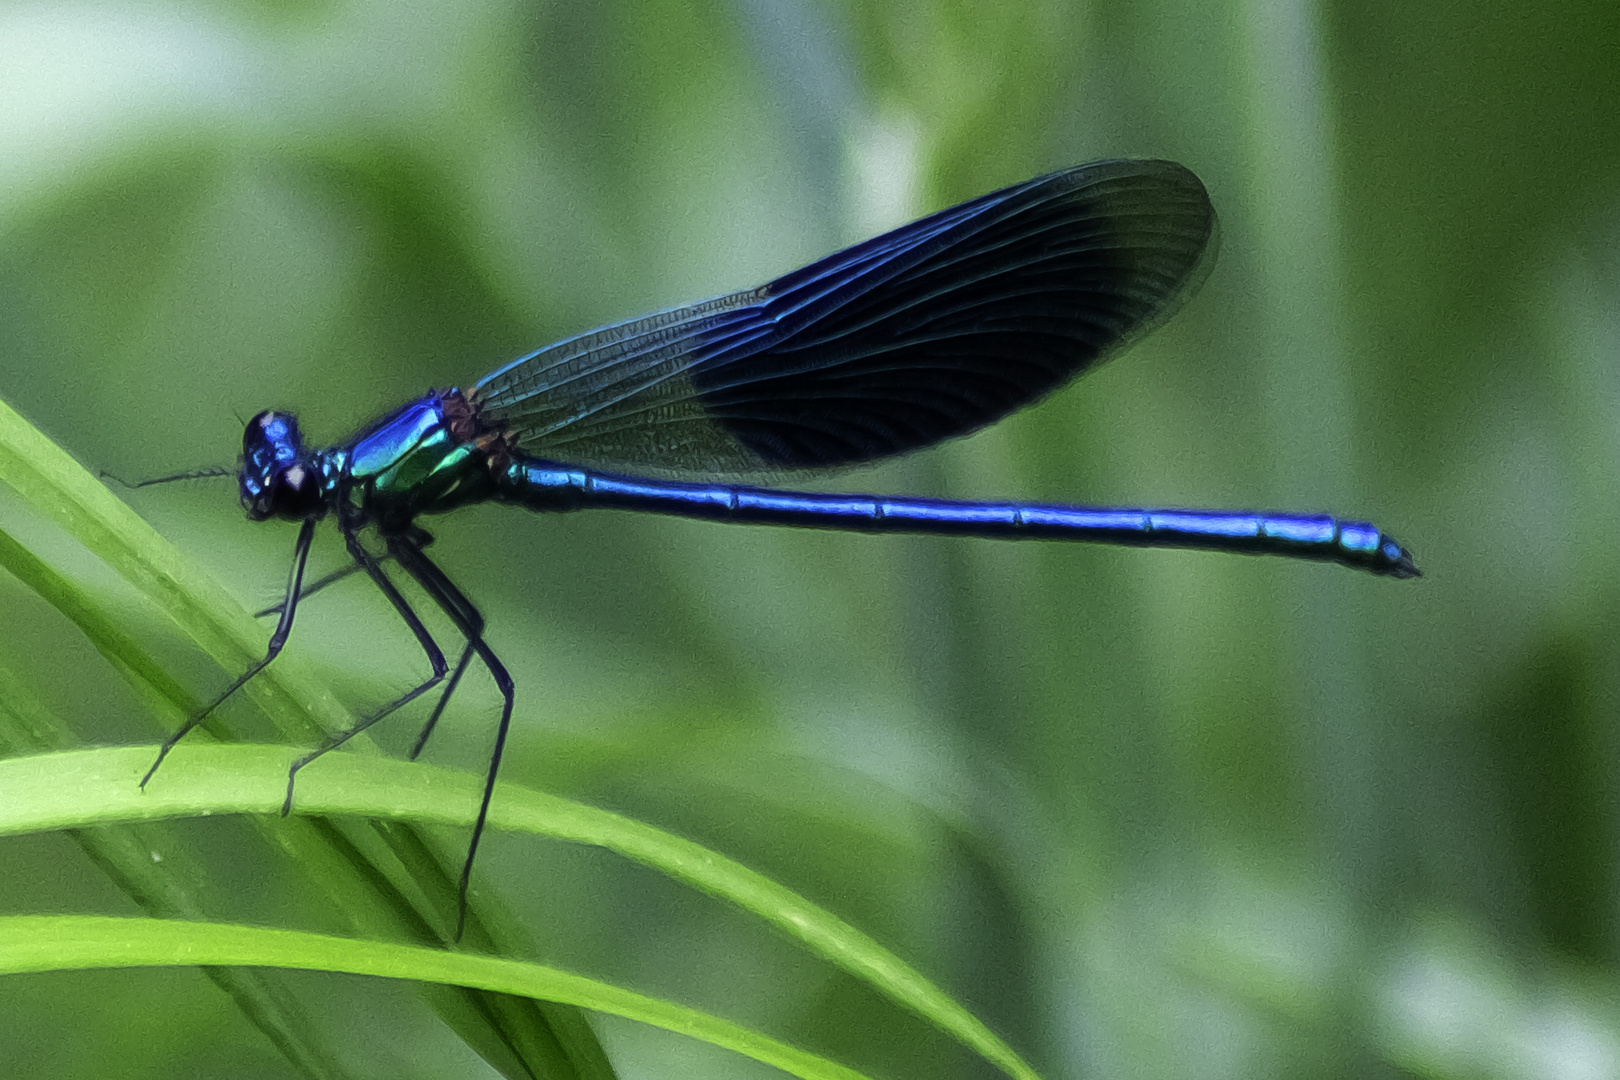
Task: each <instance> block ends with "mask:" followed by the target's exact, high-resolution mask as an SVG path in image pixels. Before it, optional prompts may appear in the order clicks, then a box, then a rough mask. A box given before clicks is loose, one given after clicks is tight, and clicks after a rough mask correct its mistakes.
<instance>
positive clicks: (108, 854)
mask: <svg viewBox="0 0 1620 1080" xmlns="http://www.w3.org/2000/svg"><path fill="white" fill-rule="evenodd" d="M0 535H3V534H0ZM76 745H77V740H76V739H75V738H74V736H73V733H72V732H71V731H69V730H68V729H67V727H66V725H65V724H63V723H62V721H61V719H60V718H59V717H57V716H56V715H55V714H54V713H53V712H52V711H51V710H50V709H49V708H48V707H47V706H46V705H45V704H44V703H43V702H42V701H40V700H39V699H38V697H36V696H35V695H34V693H33V691H32V690H30V689H29V688H28V686H27V684H26V683H25V681H24V680H23V679H21V678H20V677H18V676H17V675H16V674H15V673H14V672H12V671H10V670H8V669H6V668H5V667H4V666H3V665H0V754H18V753H27V752H36V753H37V752H39V751H44V750H65V749H68V748H70V747H74V746H76ZM68 835H69V836H71V837H72V838H73V841H74V842H75V843H76V844H78V846H79V848H80V850H82V851H83V852H84V853H85V855H86V856H88V857H89V858H90V860H91V861H92V862H94V863H96V865H98V866H99V867H101V869H102V871H103V872H104V873H106V874H107V876H108V877H110V878H111V879H112V880H113V881H115V882H116V883H117V884H118V887H119V888H120V889H122V890H123V891H124V892H125V893H126V894H127V895H129V896H130V897H131V898H133V899H134V900H135V902H136V903H137V904H139V905H140V906H141V908H142V909H143V910H144V911H146V912H147V914H149V915H153V916H157V917H160V918H169V919H174V918H181V919H200V918H206V917H208V916H209V915H211V914H217V913H218V905H217V904H212V903H210V901H211V900H213V897H211V896H208V895H199V892H200V891H201V892H205V893H206V891H207V890H206V882H207V876H206V874H204V873H203V871H202V869H201V868H200V867H198V866H195V865H193V863H194V860H193V858H192V856H191V852H190V850H189V848H188V847H187V846H186V845H185V844H184V843H183V842H181V841H180V839H179V838H178V837H177V836H176V835H175V834H174V830H173V829H172V828H171V827H169V826H167V825H165V824H163V823H162V822H137V823H133V824H129V825H110V826H106V827H104V828H96V829H70V830H68ZM199 884H201V885H202V886H203V888H202V889H199ZM202 970H203V974H204V975H206V976H207V977H208V978H209V979H210V980H211V981H212V982H213V983H214V985H216V986H218V987H219V988H220V989H221V990H222V991H224V992H225V994H226V995H228V996H229V997H230V998H231V1000H232V1001H233V1002H235V1003H236V1007H237V1008H238V1009H239V1010H241V1012H242V1014H243V1015H244V1016H246V1017H247V1018H248V1019H249V1021H251V1022H252V1024H253V1025H254V1026H255V1027H257V1028H258V1029H259V1030H260V1031H261V1032H262V1033H263V1034H264V1036H265V1038H267V1039H269V1040H270V1042H271V1044H272V1045H274V1046H275V1047H276V1049H277V1050H279V1051H280V1052H281V1054H282V1056H283V1057H285V1058H286V1059H287V1060H288V1061H289V1062H291V1063H292V1065H293V1066H294V1067H295V1068H297V1069H298V1070H299V1072H301V1073H302V1074H303V1075H305V1076H307V1077H310V1078H311V1080H339V1078H341V1077H345V1076H349V1075H352V1074H351V1073H349V1072H348V1071H347V1070H346V1069H344V1068H343V1066H342V1064H341V1060H342V1055H341V1054H339V1053H338V1052H337V1050H336V1048H334V1047H332V1046H330V1045H327V1044H325V1043H324V1042H322V1041H320V1040H319V1039H318V1038H317V1037H316V1033H317V1032H318V1030H319V1029H317V1028H315V1027H314V1026H313V1025H311V1024H310V1023H309V1020H308V1017H307V1015H306V1014H305V1011H304V1009H303V1006H302V1005H301V1004H300V1002H299V1000H298V995H297V994H296V993H294V992H293V990H292V988H291V987H289V986H287V985H286V984H285V982H284V981H283V980H282V979H281V978H280V977H279V976H278V975H277V973H275V972H271V971H262V970H257V969H254V968H235V967H205V968H203V969H202Z"/></svg>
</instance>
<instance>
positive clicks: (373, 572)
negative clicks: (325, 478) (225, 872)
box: [281, 527, 449, 817]
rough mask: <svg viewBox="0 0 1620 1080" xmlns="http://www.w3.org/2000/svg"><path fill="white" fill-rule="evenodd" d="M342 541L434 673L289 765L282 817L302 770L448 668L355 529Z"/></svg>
mask: <svg viewBox="0 0 1620 1080" xmlns="http://www.w3.org/2000/svg"><path fill="white" fill-rule="evenodd" d="M343 541H344V543H345V544H347V545H348V548H349V554H350V556H352V557H353V559H354V561H355V563H356V564H357V565H358V566H359V567H360V569H362V570H364V571H365V572H366V574H367V575H369V576H370V578H371V580H372V581H373V582H374V583H375V584H376V586H377V588H379V589H381V590H382V593H383V595H384V596H386V597H388V602H389V603H391V604H393V605H394V610H395V611H397V612H399V616H400V618H402V619H404V620H405V625H406V626H409V627H410V628H411V633H413V634H415V635H416V641H417V644H419V645H421V646H422V651H423V652H425V653H427V658H428V663H430V664H432V665H433V674H432V675H431V676H429V677H428V678H427V679H426V680H424V681H423V682H421V683H420V684H418V685H417V686H415V687H413V688H412V689H411V690H409V691H407V692H406V693H404V694H401V695H400V696H399V697H397V698H395V699H394V700H393V701H390V702H389V703H388V704H386V705H384V706H383V707H382V708H380V709H378V710H377V711H376V712H374V713H372V714H371V715H370V716H366V717H362V718H361V720H360V721H359V723H357V724H355V725H354V726H353V727H351V728H349V729H348V730H347V731H340V732H338V733H337V734H336V735H332V736H329V737H328V738H327V740H326V741H325V742H323V743H322V744H321V745H320V746H318V747H316V748H315V749H314V750H311V751H310V752H309V753H307V754H305V755H304V756H303V757H301V758H299V759H298V760H297V761H295V762H293V763H292V766H291V767H290V768H288V770H287V798H286V801H285V802H283V803H282V804H281V813H282V816H284V817H285V816H286V815H287V814H290V813H291V812H292V797H293V782H294V781H295V780H296V779H297V778H298V770H299V769H302V768H303V767H304V766H305V765H308V764H309V763H310V762H312V761H314V760H315V759H316V758H318V757H320V756H321V755H322V754H325V753H327V752H328V751H330V750H336V749H337V748H338V747H340V746H342V745H343V744H344V743H346V742H348V741H349V740H350V739H352V738H354V737H355V736H356V735H358V734H360V733H361V732H362V731H364V730H366V729H367V728H369V727H370V726H371V725H373V724H375V723H376V722H377V721H379V720H381V719H382V718H383V717H385V716H388V715H389V714H391V713H393V712H395V711H397V710H398V709H400V708H402V707H403V706H405V705H408V704H410V703H411V702H412V701H415V700H416V699H417V698H419V697H421V696H422V695H423V694H425V693H427V692H428V691H429V690H431V689H432V688H433V687H434V686H436V685H438V683H439V681H440V680H441V679H443V678H444V675H445V672H446V671H448V670H449V666H448V665H447V664H446V663H445V662H444V653H443V652H442V651H441V650H440V649H439V644H438V642H436V641H434V640H433V635H432V634H430V633H428V629H427V627H426V626H424V625H423V624H422V620H421V619H420V618H418V617H417V614H416V612H415V611H413V610H412V609H411V605H410V604H409V602H407V601H406V599H405V597H404V596H402V595H400V591H399V589H397V588H396V587H395V586H394V583H393V582H392V581H390V580H388V575H387V574H386V573H384V572H383V568H382V565H381V564H380V563H379V562H378V560H377V559H376V557H375V556H373V555H372V554H371V552H369V551H367V550H366V549H365V547H364V545H362V544H361V543H360V538H359V536H358V535H357V534H356V532H355V530H353V529H351V528H348V527H345V528H344V530H343Z"/></svg>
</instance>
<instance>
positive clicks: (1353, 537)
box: [1339, 521, 1384, 553]
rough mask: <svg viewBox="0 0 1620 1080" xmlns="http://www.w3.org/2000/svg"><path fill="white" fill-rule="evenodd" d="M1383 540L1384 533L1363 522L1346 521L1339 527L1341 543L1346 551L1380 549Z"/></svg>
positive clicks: (1372, 550)
mask: <svg viewBox="0 0 1620 1080" xmlns="http://www.w3.org/2000/svg"><path fill="white" fill-rule="evenodd" d="M1383 542H1384V537H1383V534H1381V533H1380V532H1379V531H1378V530H1377V529H1375V528H1373V527H1372V526H1371V525H1367V524H1365V523H1363V522H1359V521H1351V522H1346V523H1345V524H1344V525H1343V526H1341V527H1340V529H1339V543H1340V544H1341V545H1343V547H1344V549H1345V550H1346V551H1358V552H1369V553H1370V552H1374V551H1378V550H1379V549H1380V547H1381V546H1382V545H1383Z"/></svg>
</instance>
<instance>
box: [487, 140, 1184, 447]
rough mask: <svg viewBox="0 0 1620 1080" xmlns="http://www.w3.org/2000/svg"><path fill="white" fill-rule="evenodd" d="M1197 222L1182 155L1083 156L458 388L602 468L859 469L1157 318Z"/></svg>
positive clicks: (494, 416) (1010, 398)
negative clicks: (767, 277)
mask: <svg viewBox="0 0 1620 1080" xmlns="http://www.w3.org/2000/svg"><path fill="white" fill-rule="evenodd" d="M1214 227H1215V214H1214V211H1213V210H1212V209H1211V207H1210V204H1209V196H1208V194H1207V193H1206V192H1205V190H1204V185H1203V184H1202V183H1200V182H1199V180H1198V178H1197V177H1196V176H1194V175H1193V174H1192V173H1191V172H1189V171H1188V170H1187V169H1185V168H1183V167H1182V166H1180V165H1176V164H1174V163H1172V162H1168V161H1104V162H1096V163H1093V164H1090V165H1081V166H1078V167H1076V168H1073V169H1066V170H1064V171H1062V172H1057V173H1052V174H1050V175H1048V176H1042V177H1038V178H1036V179H1034V180H1028V181H1025V182H1024V183H1022V184H1015V185H1014V186H1012V187H1009V188H1004V189H1002V190H1001V191H996V192H992V193H991V194H989V195H984V196H981V197H979V198H977V199H974V200H972V201H970V202H965V203H962V204H961V205H959V206H954V207H951V208H950V209H948V210H942V211H940V212H939V213H937V214H933V215H931V216H929V217H926V218H923V219H922V220H920V221H915V222H912V223H911V224H910V225H905V226H902V227H901V228H898V229H896V230H894V231H893V232H890V233H885V234H884V235H882V236H879V237H876V238H875V239H872V240H868V241H866V242H865V243H862V244H857V245H855V246H854V247H851V248H847V249H845V250H844V251H841V252H838V253H837V254H835V255H829V256H828V257H827V258H825V259H822V260H821V261H820V262H816V263H812V264H811V265H809V266H807V267H805V268H804V269H802V270H797V271H795V272H793V273H791V274H787V275H785V276H783V277H780V278H777V279H776V280H775V281H773V282H771V283H769V284H768V285H764V286H761V287H760V288H758V289H754V290H751V291H748V292H740V293H733V294H732V295H730V296H722V297H718V298H716V299H714V300H709V301H706V302H704V303H701V304H693V305H691V306H690V307H683V308H676V309H674V310H671V311H666V312H662V313H659V314H657V315H649V316H646V317H644V318H640V319H633V320H631V321H629V322H624V323H619V324H617V325H614V326H608V327H603V328H601V329H599V330H593V331H591V332H590V333H587V334H582V335H580V336H579V337H574V338H569V339H568V340H566V341H561V342H558V343H557V344H555V345H550V346H547V347H546V348H544V349H541V350H540V351H539V352H535V353H531V354H530V355H528V356H525V357H523V358H522V359H519V360H517V361H514V362H513V363H511V364H509V365H507V366H506V367H504V368H502V369H501V370H499V371H497V372H495V373H494V374H492V375H490V376H489V377H487V378H485V379H484V380H483V381H482V382H480V383H479V384H478V385H477V386H476V387H474V388H473V398H474V400H475V401H476V402H477V403H478V404H479V405H480V406H481V408H482V409H483V412H484V415H485V416H486V417H487V418H489V419H490V420H493V421H495V422H496V423H499V424H502V425H505V427H506V428H507V429H508V430H509V431H510V433H511V435H512V438H513V441H514V442H515V444H516V445H517V446H518V447H519V448H520V449H521V450H523V452H525V453H527V454H531V455H533V456H535V457H541V458H547V459H551V460H555V461H562V462H568V463H571V464H577V465H583V466H588V467H592V468H597V469H602V470H607V471H614V472H639V473H652V474H656V475H665V476H716V475H724V474H744V475H746V474H761V473H783V472H794V471H802V470H808V469H820V468H829V467H836V466H840V465H853V464H857V463H859V462H864V461H871V460H873V459H875V458H881V457H887V456H889V455H891V454H899V453H904V452H905V451H907V450H914V449H917V448H918V447H922V446H928V445H930V444H932V443H936V442H939V441H940V440H942V439H948V438H952V437H953V436H957V435H965V434H967V433H969V432H971V431H975V430H977V429H979V428H981V427H983V426H985V425H986V424H989V423H991V422H993V421H995V420H998V419H1000V418H1001V417H1003V416H1005V415H1006V414H1007V413H1009V412H1012V411H1013V410H1015V409H1019V408H1022V407H1023V406H1025V405H1028V404H1029V403H1031V402H1033V401H1036V400H1038V399H1040V398H1042V397H1044V396H1045V395H1046V394H1048V393H1050V392H1051V391H1052V390H1054V389H1056V388H1057V387H1059V386H1062V385H1063V384H1064V383H1066V382H1068V381H1069V380H1070V379H1071V378H1073V377H1074V376H1075V375H1077V374H1079V373H1080V372H1082V371H1084V370H1086V369H1087V368H1089V367H1091V366H1092V365H1094V364H1096V363H1098V362H1099V361H1101V360H1103V359H1104V358H1106V357H1107V356H1109V355H1111V354H1112V353H1114V352H1117V351H1118V350H1119V349H1121V348H1122V347H1123V346H1124V345H1126V344H1127V343H1129V342H1130V341H1132V340H1134V339H1135V338H1136V337H1137V336H1139V335H1141V334H1143V333H1145V332H1146V331H1147V330H1149V329H1151V328H1152V327H1154V326H1156V325H1157V324H1158V323H1159V322H1160V321H1162V320H1163V319H1164V318H1166V317H1167V316H1168V315H1169V314H1170V313H1172V312H1173V311H1174V310H1175V309H1176V308H1177V307H1178V306H1179V305H1180V302H1181V301H1182V300H1183V299H1184V298H1185V297H1186V296H1187V295H1188V294H1189V293H1190V292H1191V291H1192V290H1193V289H1194V288H1195V287H1196V286H1197V285H1198V284H1199V283H1200V282H1201V281H1202V280H1203V276H1204V273H1205V271H1206V270H1207V268H1208V264H1209V261H1210V260H1209V259H1207V258H1206V257H1205V255H1206V250H1207V249H1208V248H1209V240H1210V238H1211V235H1212V233H1213V231H1214Z"/></svg>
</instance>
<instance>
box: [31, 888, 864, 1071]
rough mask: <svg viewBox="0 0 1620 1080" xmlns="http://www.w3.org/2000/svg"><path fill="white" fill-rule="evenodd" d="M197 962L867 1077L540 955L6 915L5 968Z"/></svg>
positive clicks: (215, 926) (151, 922)
mask: <svg viewBox="0 0 1620 1080" xmlns="http://www.w3.org/2000/svg"><path fill="white" fill-rule="evenodd" d="M195 964H210V965H232V966H254V967H274V968H295V969H299V970H304V971H333V972H343V973H347V974H351V975H372V976H377V977H380V978H385V979H414V980H417V981H422V982H438V983H444V984H448V985H454V986H467V987H473V988H476V989H480V990H487V991H492V992H494V993H497V994H517V995H523V996H527V997H533V998H539V999H541V1000H545V1001H554V1002H561V1003H564V1004H568V1005H573V1006H577V1007H579V1008H585V1009H594V1010H596V1011H597V1012H605V1013H611V1014H613V1015H615V1016H623V1017H626V1018H628V1019H631V1020H639V1021H641V1022H642V1023H644V1024H651V1025H653V1026H655V1027H660V1028H663V1029H665V1030H666V1031H673V1032H677V1033H679V1034H682V1035H687V1036H690V1037H691V1038H694V1039H701V1040H703V1041H704V1042H707V1043H711V1044H713V1045H715V1046H720V1047H724V1048H725V1049H728V1050H733V1051H735V1052H737V1053H739V1054H744V1055H746V1056H748V1057H751V1058H753V1059H754V1060H756V1061H762V1062H764V1063H765V1064H767V1065H772V1066H775V1067H776V1068H778V1069H782V1070H783V1071H785V1072H788V1073H791V1074H793V1075H794V1076H799V1077H803V1078H804V1080H865V1078H864V1077H863V1076H862V1074H861V1073H858V1072H856V1071H854V1070H853V1069H849V1068H846V1067H844V1066H842V1065H838V1064H836V1063H834V1062H831V1061H828V1060H827V1059H826V1058H823V1057H820V1056H818V1055H816V1054H811V1053H809V1052H807V1051H804V1050H800V1049H798V1048H797V1047H794V1046H790V1045H788V1044H787V1043H784V1042H780V1041H778V1040H776V1039H772V1038H770V1037H768V1036H766V1035H762V1034H760V1033H758V1032H756V1031H752V1030H750V1029H748V1028H745V1027H742V1026H741V1025H739V1024H734V1023H731V1022H730V1021H728V1020H722V1019H720V1018H719V1017H716V1016H711V1015H709V1014H707V1013H703V1012H699V1011H698V1010H696V1009H689V1008H687V1007H685V1006H683V1005H676V1004H673V1003H671V1002H667V1001H663V1000H660V999H658V998H654V997H648V996H647V995H644V994H638V993H635V992H634V991H630V990H624V989H621V988H619V987H616V986H612V985H610V984H608V983H603V982H599V981H597V980H595V979H587V978H584V977H583V976H579V975H574V974H571V973H569V972H565V971H559V970H558V969H556V968H551V967H546V966H544V965H541V964H531V963H527V962H524V961H519V960H506V959H502V958H500V957H495V956H478V955H476V954H471V953H461V952H449V951H446V950H443V949H429V948H423V947H422V946H419V945H396V944H393V943H390V942H382V941H359V940H355V939H352V938H340V937H332V936H330V935H326V934H311V933H306V932H304V931H297V930H273V929H266V928H263V927H255V926H233V925H228V924H221V923H201V922H187V921H179V920H167V919H115V918H107V917H103V916H84V915H45V916H37V915H18V916H9V917H4V918H0V974H20V973H23V972H39V971H76V970H83V969H85V968H129V967H177V966H191V965H195Z"/></svg>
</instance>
